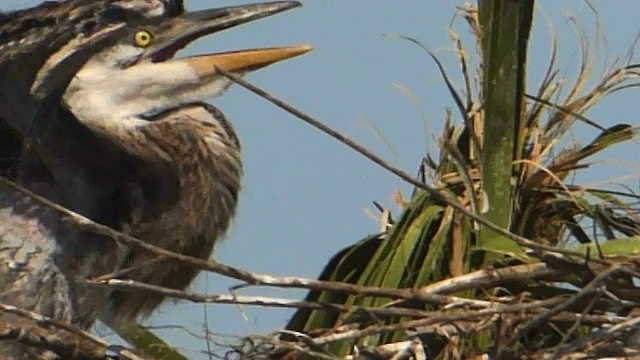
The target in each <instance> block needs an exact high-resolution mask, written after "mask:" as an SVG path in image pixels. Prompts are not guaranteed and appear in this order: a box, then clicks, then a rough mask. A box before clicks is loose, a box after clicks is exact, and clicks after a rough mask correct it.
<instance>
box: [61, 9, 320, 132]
mask: <svg viewBox="0 0 640 360" xmlns="http://www.w3.org/2000/svg"><path fill="white" fill-rule="evenodd" d="M300 5H301V4H300V3H299V2H297V1H278V2H270V3H261V4H250V5H241V6H232V7H225V8H219V9H210V10H203V11H196V12H189V13H184V14H182V15H180V16H177V17H174V18H171V19H166V20H164V21H162V22H161V23H159V24H158V23H153V22H149V23H148V24H144V23H142V24H138V25H137V26H135V27H124V28H123V30H118V31H117V32H114V34H116V35H117V36H116V37H117V39H116V40H115V42H114V43H113V45H112V46H109V47H107V48H105V50H102V51H100V52H98V53H96V54H95V55H93V56H92V57H91V58H90V59H89V60H88V61H87V62H86V63H85V64H84V66H83V67H82V68H81V69H80V71H78V72H77V73H76V75H75V77H74V78H73V80H71V82H70V84H69V86H68V87H67V88H66V91H65V94H64V96H63V100H64V103H65V104H66V106H67V107H68V108H69V109H70V110H71V111H72V112H73V113H74V114H76V116H78V118H80V119H81V120H83V119H86V118H87V116H88V117H90V118H94V119H95V118H96V117H102V119H105V118H111V119H112V118H114V117H128V116H139V115H142V114H145V113H149V112H157V111H162V110H165V109H169V108H172V107H175V106H177V105H180V104H184V103H187V102H192V101H197V100H201V99H204V98H208V97H215V96H218V95H221V94H222V93H223V92H224V91H225V90H226V89H227V88H228V87H229V85H231V81H230V80H228V79H227V78H226V77H225V76H223V75H222V74H220V73H218V72H217V71H216V68H221V69H223V70H226V71H228V72H233V73H236V74H240V75H243V74H246V73H248V72H251V71H255V70H257V69H260V68H263V67H265V66H268V65H271V64H274V63H276V62H279V61H282V60H285V59H289V58H292V57H295V56H298V55H301V54H304V53H306V52H308V51H310V50H311V47H310V46H308V45H295V46H284V47H269V48H253V49H244V50H235V51H228V52H220V53H210V54H202V55H196V56H191V57H184V58H174V55H175V54H176V53H177V52H178V51H179V50H180V49H182V48H184V47H185V46H187V45H188V44H189V43H191V42H193V41H194V40H196V39H198V38H200V37H203V36H205V35H209V34H213V33H217V32H220V31H222V30H225V29H228V28H231V27H234V26H237V25H240V24H243V23H247V22H250V21H254V20H257V19H260V18H263V17H267V16H270V15H273V14H276V13H279V12H282V11H285V10H289V9H291V8H294V7H298V6H300ZM112 37H113V35H112ZM89 114H90V115H89ZM85 115H86V116H85Z"/></svg>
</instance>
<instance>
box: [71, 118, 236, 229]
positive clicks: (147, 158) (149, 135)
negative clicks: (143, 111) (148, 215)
mask: <svg viewBox="0 0 640 360" xmlns="http://www.w3.org/2000/svg"><path fill="white" fill-rule="evenodd" d="M217 115H219V116H218V117H216V116H213V117H212V114H211V113H210V111H207V110H205V109H204V108H203V107H201V106H194V107H192V108H189V109H186V110H185V109H179V110H176V111H174V112H169V113H166V114H163V115H161V116H160V117H159V118H154V119H151V120H144V119H141V118H135V117H128V118H126V119H120V120H117V119H104V120H103V119H100V118H94V119H90V120H89V121H87V120H88V119H86V118H84V119H83V122H84V124H85V126H87V127H89V128H90V129H91V130H92V131H94V132H95V133H96V134H97V135H98V136H99V137H101V138H103V139H104V140H106V141H108V142H109V143H111V144H113V145H114V146H116V147H118V148H120V149H122V151H125V152H126V153H128V154H130V155H131V156H133V157H135V158H137V159H138V161H137V162H138V163H139V164H140V165H139V166H141V167H148V168H149V169H151V170H150V171H149V173H150V174H151V175H150V176H151V178H155V179H154V180H152V181H147V183H152V184H153V186H154V188H157V189H161V190H160V191H157V193H156V194H153V195H149V194H145V195H144V198H145V200H147V199H153V200H152V201H162V202H164V200H163V199H162V198H163V196H164V194H171V198H172V200H174V202H173V204H171V205H170V206H162V207H163V208H165V209H167V211H166V212H165V213H163V214H161V215H160V217H158V223H161V224H162V229H161V228H160V227H155V229H156V230H157V231H162V232H164V233H165V234H166V233H182V235H180V237H181V238H186V237H189V236H194V234H197V235H199V236H208V237H211V238H212V239H215V238H218V237H220V235H222V234H223V233H224V232H225V231H226V230H227V228H228V225H229V222H230V219H231V217H233V216H234V215H235V209H236V204H237V199H238V192H239V190H240V180H241V176H242V164H241V160H240V148H239V144H238V142H237V139H236V137H235V134H234V133H233V130H232V129H231V128H230V125H229V124H228V123H227V122H226V120H225V119H222V120H219V119H218V118H219V117H220V116H222V117H223V116H224V115H222V114H221V113H219V112H217ZM203 118H204V119H209V120H210V121H209V120H206V121H205V120H200V119H203ZM143 172H144V170H143ZM168 173H170V174H171V176H167V174H168ZM172 180H177V182H172V183H170V184H163V182H167V181H169V182H171V181H172ZM158 184H163V185H158ZM168 187H169V188H168ZM171 187H173V188H171ZM145 192H146V191H145ZM158 193H159V194H158ZM176 193H177V194H178V195H177V197H174V196H173V194H176ZM147 201H148V200H147ZM149 205H151V206H145V208H157V206H156V205H155V204H149ZM163 205H166V204H163ZM156 215H157V214H156ZM143 217H144V215H143ZM148 227H149V228H153V227H154V226H153V225H151V223H148Z"/></svg>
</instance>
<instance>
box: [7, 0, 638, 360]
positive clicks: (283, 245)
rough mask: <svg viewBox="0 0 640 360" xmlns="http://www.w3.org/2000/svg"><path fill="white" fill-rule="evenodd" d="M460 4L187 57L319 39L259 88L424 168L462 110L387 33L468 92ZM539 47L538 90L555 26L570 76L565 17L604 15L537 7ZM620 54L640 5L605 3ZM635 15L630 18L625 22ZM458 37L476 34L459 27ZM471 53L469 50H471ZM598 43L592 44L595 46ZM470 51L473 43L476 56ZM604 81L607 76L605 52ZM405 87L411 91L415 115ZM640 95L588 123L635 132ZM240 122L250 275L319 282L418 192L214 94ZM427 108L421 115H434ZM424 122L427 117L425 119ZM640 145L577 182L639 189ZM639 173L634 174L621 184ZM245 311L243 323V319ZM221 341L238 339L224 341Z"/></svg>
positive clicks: (240, 221) (251, 37) (323, 18)
mask: <svg viewBox="0 0 640 360" xmlns="http://www.w3.org/2000/svg"><path fill="white" fill-rule="evenodd" d="M38 2H39V1H34V0H29V1H26V0H4V1H3V5H2V8H3V9H4V10H8V9H14V8H20V7H25V6H30V5H33V4H36V3H38ZM185 2H186V3H187V6H188V7H189V8H190V9H200V8H204V7H207V6H212V5H211V4H214V5H215V6H224V5H235V4H241V3H244V2H241V1H215V2H214V1H210V0H186V1H185ZM462 4H463V2H462V1H457V0H438V1H424V0H422V1H421V0H401V1H389V0H342V1H338V0H313V1H311V0H309V1H305V6H304V7H303V8H301V9H296V10H293V11H291V12H289V13H284V14H280V15H278V16H275V17H273V18H270V19H265V20H261V21H259V22H256V23H254V24H250V25H248V26H244V27H243V28H239V29H234V30H231V31H229V32H226V33H224V34H221V35H216V36H214V37H209V38H206V39H202V40H200V41H198V42H196V43H194V44H193V45H192V46H191V47H189V48H188V49H186V50H185V51H184V53H185V54H193V53H201V52H211V51H215V50H226V49H231V48H242V47H252V46H271V45H286V44H292V43H309V44H311V45H313V46H314V47H315V50H314V51H313V52H312V53H310V54H307V55H305V56H303V57H300V58H296V59H293V60H290V61H287V62H284V63H280V64H276V65H274V66H272V67H270V68H268V69H265V70H262V71H261V72H259V73H256V74H251V75H250V76H248V80H250V81H251V82H253V83H255V84H257V85H259V86H261V87H263V88H265V89H267V90H269V91H270V92H272V93H273V94H274V95H276V96H278V97H280V98H282V99H284V100H286V101H288V102H290V103H291V104H294V105H295V106H297V107H298V108H300V109H301V110H303V111H306V112H308V113H309V114H310V115H313V116H315V117H317V118H318V119H321V120H323V121H324V122H325V123H326V124H328V125H330V126H332V127H334V128H336V129H338V130H340V131H342V132H343V133H345V134H347V135H348V136H349V137H351V138H352V139H354V140H356V141H358V142H360V143H361V144H363V145H365V146H366V147H368V148H370V149H371V150H373V151H375V152H376V153H378V154H380V155H381V156H383V157H384V158H386V159H387V160H389V161H390V162H391V163H392V164H394V165H396V166H398V167H400V168H403V169H405V170H407V171H408V172H410V173H415V171H416V169H417V166H418V163H419V160H420V159H421V157H422V156H423V155H424V154H425V151H426V149H429V150H430V151H432V154H436V153H435V150H434V149H435V148H434V137H435V136H437V135H438V133H439V131H440V128H441V124H442V120H443V118H444V111H445V109H446V108H447V107H453V106H454V104H453V103H452V101H451V99H450V97H449V96H448V95H447V92H446V89H445V87H444V85H443V83H442V80H441V77H440V75H439V73H438V71H437V68H436V66H435V65H434V63H433V62H432V61H430V60H429V58H428V57H427V56H425V54H424V53H423V52H422V51H421V50H420V49H418V48H417V47H416V46H414V45H411V44H409V43H408V42H405V41H400V40H393V39H389V38H383V37H382V36H381V34H383V33H396V34H403V35H407V36H412V37H415V38H417V39H418V40H420V41H421V42H423V44H424V45H425V46H427V47H428V48H429V49H431V50H433V51H435V52H436V53H437V54H438V56H439V57H440V58H441V59H442V60H443V62H444V64H445V65H446V67H447V69H448V71H449V72H450V74H451V75H452V78H453V80H454V81H455V82H457V84H461V82H460V77H459V71H458V67H457V66H456V63H455V56H454V54H453V53H452V52H451V45H450V41H449V38H448V34H447V26H448V24H449V23H450V21H451V19H452V16H453V15H454V11H455V7H456V6H460V5H462ZM537 4H538V10H537V12H536V14H535V15H536V23H535V29H534V34H533V38H532V42H531V50H530V58H529V64H530V67H531V73H530V77H529V84H528V88H529V89H535V88H536V86H537V85H538V83H539V80H540V79H541V76H542V74H543V71H544V70H545V68H546V66H547V61H548V58H549V39H550V38H549V26H548V23H547V20H545V17H547V16H548V17H549V18H550V19H551V24H553V26H554V28H555V31H556V34H557V36H558V41H559V43H560V51H559V56H560V60H561V61H560V64H561V65H562V66H561V70H565V71H566V73H567V74H569V75H570V76H571V75H573V74H575V72H576V70H577V66H578V62H577V58H576V56H577V52H576V51H577V42H576V33H575V31H574V29H573V26H572V24H571V22H569V21H567V18H568V16H570V15H571V16H575V17H576V18H577V19H578V20H579V21H581V22H582V23H583V24H584V26H585V27H586V29H587V35H589V36H591V35H592V31H593V29H594V25H593V24H594V17H593V14H592V13H591V12H590V10H589V8H588V7H587V5H586V3H585V2H584V1H579V0H571V1H569V0H565V1H553V0H545V1H538V2H537ZM594 5H595V6H596V7H597V9H598V11H599V15H600V24H601V30H602V31H603V36H605V37H606V40H607V43H606V51H608V54H609V55H610V56H611V57H612V56H615V55H624V54H626V52H627V51H628V50H629V47H630V45H631V44H632V42H633V41H634V39H635V37H636V35H637V33H638V31H639V30H640V28H639V27H638V23H637V21H635V17H634V16H632V15H631V14H638V13H640V2H638V1H637V0H617V1H607V2H594ZM627 14H629V15H627ZM456 29H457V30H458V31H459V32H460V33H461V34H463V35H465V36H466V34H467V28H466V27H465V25H464V24H463V23H462V22H461V21H458V23H457V27H456ZM468 46H469V44H468ZM592 48H593V47H592ZM469 50H470V51H471V48H469ZM600 50H601V53H600V54H599V55H598V57H597V59H598V60H599V61H598V62H597V65H596V66H595V68H594V73H595V74H597V73H598V72H599V71H600V69H601V66H600V65H601V64H602V63H603V60H604V59H605V54H606V53H605V49H604V48H602V47H601V49H600ZM394 84H399V85H402V86H403V87H406V88H408V89H410V91H411V93H412V94H413V95H414V96H415V97H416V98H417V99H418V100H419V103H420V108H416V107H415V106H414V105H412V103H411V102H410V101H409V100H408V98H407V97H406V96H405V95H403V94H402V93H401V92H399V91H398V90H397V89H396V88H395V87H394ZM637 96H638V93H637V92H636V91H633V90H632V91H627V92H625V93H622V94H618V95H614V96H612V97H611V98H609V99H608V100H606V101H604V102H602V103H601V104H600V105H598V106H597V107H595V108H594V109H593V110H592V111H591V112H589V113H588V116H589V117H590V118H591V119H594V120H597V121H598V122H600V123H601V124H603V125H605V126H607V125H611V124H613V123H618V122H625V123H629V124H632V125H638V124H639V123H640V122H639V121H638V120H637V115H636V113H637V110H636V109H637V106H636V103H637V101H636V100H635V99H637ZM212 103H213V104H215V105H217V106H219V107H220V108H221V109H222V110H223V111H224V112H225V113H226V114H227V116H228V117H229V118H230V120H231V121H233V123H234V124H235V126H236V130H237V132H238V133H239V136H240V138H241V140H242V144H243V149H244V163H245V172H246V177H245V179H244V190H243V193H242V196H241V203H240V209H239V216H238V218H237V219H236V221H235V224H234V226H233V229H232V230H231V232H230V233H229V235H228V237H227V239H226V240H225V242H224V243H222V244H221V245H220V246H219V247H218V248H217V250H216V253H215V255H214V257H215V259H216V260H218V261H221V262H224V263H227V264H231V265H234V266H238V267H242V268H245V269H247V270H250V271H255V272H261V273H271V274H275V275H296V276H304V277H315V276H316V275H317V274H318V273H319V272H320V270H321V269H322V266H323V265H324V263H325V261H326V260H327V259H328V258H329V257H330V256H331V255H332V254H333V253H334V252H336V251H337V250H339V249H340V248H342V247H344V246H346V245H348V244H350V243H353V242H355V241H357V240H358V239H361V238H363V237H364V236H366V235H368V234H371V233H374V232H375V231H376V230H377V228H378V226H377V224H376V223H375V221H373V220H372V219H371V218H369V217H368V216H367V215H366V214H365V212H364V210H365V209H369V210H371V211H372V212H374V213H375V211H374V208H373V206H372V205H371V202H372V201H373V200H377V201H380V202H381V203H383V204H385V205H388V206H389V207H390V208H391V209H393V210H396V208H395V207H394V206H393V205H392V204H391V202H390V197H391V194H392V192H393V191H394V190H395V189H397V188H399V189H400V190H401V191H403V192H404V193H405V194H408V191H409V189H410V188H409V186H407V185H406V184H404V183H402V182H401V181H400V180H399V179H397V178H395V177H394V176H392V175H390V174H388V173H386V172H384V171H383V170H381V169H380V168H378V167H376V165H374V164H372V163H370V162H368V161H367V160H365V159H364V158H362V157H361V156H359V155H357V154H356V153H354V152H353V151H351V150H349V149H347V148H346V147H345V146H343V145H341V144H338V143H337V142H336V141H335V140H333V139H330V138H328V137H327V136H325V135H323V134H321V133H319V132H318V131H316V130H314V129H312V128H310V127H309V126H308V125H306V124H304V123H302V122H301V121H298V120H296V119H295V118H293V117H292V116H290V115H288V114H287V113H285V112H283V111H282V110H280V109H277V108H276V107H275V106H273V105H271V104H269V103H267V102H266V101H264V100H263V99H260V98H258V97H256V96H254V95H253V94H251V93H249V92H247V91H246V90H244V89H241V88H239V87H234V88H232V89H231V90H230V91H229V92H228V93H227V94H226V95H225V96H224V97H222V98H220V99H212ZM423 113H424V114H423ZM423 115H424V118H423ZM580 129H581V130H580V131H578V132H577V133H576V137H577V138H578V139H579V140H581V143H582V144H586V143H587V142H588V141H590V140H592V139H593V137H595V136H596V135H597V134H596V133H595V132H593V131H592V130H590V129H588V128H585V127H581V128H580ZM638 150H640V149H639V147H638V142H636V143H634V144H630V145H627V146H626V147H619V148H616V149H614V150H612V151H609V152H607V153H605V154H604V155H603V156H600V157H599V158H598V160H599V161H609V162H614V166H611V165H609V166H607V165H603V164H602V165H598V166H597V167H596V168H595V170H593V171H589V172H587V174H586V175H585V176H583V177H581V178H579V179H578V180H579V181H582V182H587V183H594V184H595V183H602V182H605V181H607V180H611V179H614V178H616V179H620V181H622V182H624V183H625V184H626V185H628V186H631V187H632V188H633V189H634V190H638V187H639V184H638V173H640V165H639V164H638V161H637V160H636V157H637V155H636V154H638V153H639V152H638ZM622 176H628V178H621V177H622ZM236 284H237V282H236V281H232V280H227V279H223V278H221V277H219V276H217V275H215V274H209V275H207V276H202V277H200V278H199V280H198V281H197V282H196V283H195V284H194V287H193V290H195V291H199V292H208V293H212V294H220V293H221V294H224V293H227V292H228V290H227V289H228V288H229V287H230V286H233V285H236ZM240 293H241V294H254V295H265V296H278V297H290V298H298V297H301V296H303V293H302V292H299V291H290V290H286V291H285V290H276V289H264V288H259V289H251V290H249V291H242V292H240ZM290 314H291V313H290V312H289V311H286V310H281V309H263V308H251V307H243V308H241V309H238V308H236V307H233V306H228V305H209V306H208V325H209V327H210V329H211V331H213V332H215V333H220V334H248V333H266V332H269V331H272V330H275V329H277V328H279V327H281V326H283V324H284V323H285V322H286V320H287V318H288V316H290ZM203 317H204V310H203V306H202V305H198V304H189V303H179V304H178V305H173V304H169V305H167V306H165V307H163V308H162V310H161V311H160V312H159V313H158V314H157V315H156V316H154V317H153V318H152V319H151V321H150V323H151V324H152V325H161V324H165V325H166V324H176V325H181V326H185V327H187V328H189V329H191V330H192V331H195V332H197V333H201V329H202V324H203ZM245 317H246V318H245ZM162 333H163V334H164V335H165V336H166V337H167V338H168V339H169V341H170V342H171V343H172V344H173V345H176V346H179V347H182V348H185V349H189V350H191V351H193V352H189V353H188V354H189V356H191V357H192V358H194V359H199V358H205V357H204V356H203V355H199V354H198V351H199V350H204V349H205V343H204V341H203V340H200V339H196V338H194V337H193V336H191V335H189V334H186V333H185V332H184V331H181V330H170V331H163V332H162ZM220 340H221V341H225V340H228V339H225V338H221V339H220Z"/></svg>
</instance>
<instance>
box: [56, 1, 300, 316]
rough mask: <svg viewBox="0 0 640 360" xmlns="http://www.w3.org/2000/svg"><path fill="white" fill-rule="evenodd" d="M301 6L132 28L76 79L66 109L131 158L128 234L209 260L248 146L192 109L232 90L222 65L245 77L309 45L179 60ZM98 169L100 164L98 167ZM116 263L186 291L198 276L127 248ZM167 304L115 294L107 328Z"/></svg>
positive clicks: (206, 14)
mask: <svg viewBox="0 0 640 360" xmlns="http://www.w3.org/2000/svg"><path fill="white" fill-rule="evenodd" d="M299 5H300V4H299V3H298V2H273V3H264V4H254V5H243V6H235V7H228V8H223V9H216V10H206V11H201V12H195V13H187V14H184V15H183V16H180V17H177V18H175V19H173V20H168V21H165V22H163V23H162V24H160V25H158V26H156V25H149V26H146V27H145V26H141V27H138V28H132V29H131V33H130V34H129V36H125V37H123V38H122V41H121V42H119V43H117V44H116V45H114V46H112V47H110V48H108V49H107V50H105V51H103V52H101V53H99V54H96V55H95V56H93V57H92V58H91V59H90V60H89V61H88V62H87V63H86V64H85V65H84V66H83V67H82V69H81V70H80V71H79V72H78V73H77V74H76V76H75V77H74V79H73V80H72V81H71V83H70V84H69V86H68V87H67V89H66V91H65V93H64V96H63V103H64V105H65V107H66V108H67V109H68V111H69V112H70V113H72V114H73V115H74V116H75V117H76V118H77V120H78V122H79V123H80V124H81V125H82V126H84V127H86V128H87V129H88V130H89V131H90V132H91V133H92V134H94V135H95V136H96V138H97V140H98V141H99V142H102V143H103V144H105V146H106V147H108V148H109V149H110V151H112V152H114V153H118V154H119V155H118V157H119V158H122V157H124V158H125V160H124V161H125V162H126V163H127V164H128V165H127V168H128V169H130V171H131V172H133V174H128V179H127V184H126V185H125V186H124V187H125V189H124V190H123V191H124V192H126V193H127V194H128V196H129V200H130V206H128V209H129V212H128V214H125V215H126V216H124V217H121V219H122V222H121V223H120V224H119V227H120V229H123V230H125V231H127V232H129V233H130V234H131V235H133V236H136V237H138V238H140V239H141V240H143V241H145V242H148V243H150V244H154V245H157V246H160V247H163V248H165V249H167V250H171V251H175V252H178V253H182V254H186V255H190V256H195V257H198V258H203V259H206V258H209V257H210V255H211V253H212V250H213V247H214V244H215V243H216V241H217V240H219V239H220V238H221V237H222V236H223V235H224V234H225V232H226V231H227V229H228V227H229V223H230V221H231V219H232V218H233V216H234V215H235V210H236V205H237V200H238V192H239V190H240V180H241V175H242V166H241V160H240V144H239V141H238V138H237V137H236V135H235V133H234V131H233V127H232V125H231V123H229V122H228V121H227V120H226V119H225V117H224V115H223V114H222V113H221V112H220V111H218V110H217V109H215V108H213V107H209V106H204V105H202V104H199V103H196V104H194V105H188V106H187V105H185V104H190V103H194V102H197V101H199V100H202V99H204V98H209V97H215V96H220V95H222V94H223V93H224V91H225V90H226V89H227V88H228V87H229V86H230V85H231V81H230V80H228V79H227V78H226V77H224V76H222V75H221V74H219V73H218V72H217V71H216V68H221V69H224V70H226V71H229V72H233V73H235V74H241V75H243V74H247V73H249V72H252V71H255V70H258V69H261V68H264V67H266V66H268V65H271V64H274V63H276V62H279V61H282V60H285V59H289V58H292V57H295V56H298V55H301V54H304V53H306V52H308V51H310V50H311V47H309V46H308V45H299V46H286V47H273V48H256V49H247V50H237V51H229V52H222V53H213V54H206V55H197V56H193V57H187V58H179V59H172V57H173V55H174V54H175V52H176V51H177V50H179V49H180V48H181V47H183V46H185V45H186V44H187V43H189V42H190V41H192V40H193V39H195V38H196V37H200V36H203V35H205V34H211V33H213V32H217V31H220V30H223V29H227V28H229V27H231V26H235V25H239V24H241V23H245V22H248V21H252V20H255V19H257V18H260V17H264V16H268V15H272V14H274V13H277V12H281V11H284V10H287V9H290V8H293V7H297V6H299ZM76 150H78V149H76ZM80 151H82V150H81V149H80ZM100 166H101V164H100V163H94V164H92V168H94V169H98V168H100ZM104 166H106V167H108V166H111V163H110V162H106V163H105V164H104ZM108 171H109V169H108V168H107V169H102V170H101V172H102V173H108ZM54 175H55V174H54ZM132 184H133V185H132ZM117 258H119V259H121V260H122V263H121V264H119V265H121V272H120V274H121V275H120V276H121V277H123V278H126V279H132V280H136V281H140V282H145V283H148V284H153V285H159V286H164V287H169V288H172V289H179V290H182V289H185V288H186V287H187V286H188V285H189V284H190V283H191V281H192V280H193V279H194V277H195V276H196V274H197V271H196V270H194V269H193V268H191V267H190V266H188V265H185V264H179V263H176V262H172V261H169V260H167V259H164V258H163V257H161V256H157V255H154V254H151V253H149V252H147V251H144V250H141V249H136V248H130V249H127V250H126V251H124V252H119V256H117ZM87 266H90V265H87ZM82 273H84V271H83V272H82ZM162 300H163V298H162V297H160V296H158V295H157V294H153V295H149V294H146V293H143V292H135V291H117V292H115V293H114V294H112V302H111V306H110V310H111V315H112V317H113V318H112V319H111V320H109V319H107V322H109V321H116V320H119V321H130V320H133V319H136V318H137V317H138V316H140V315H149V314H150V313H151V312H152V311H153V310H154V309H155V308H157V307H158V306H159V305H160V304H161V302H162Z"/></svg>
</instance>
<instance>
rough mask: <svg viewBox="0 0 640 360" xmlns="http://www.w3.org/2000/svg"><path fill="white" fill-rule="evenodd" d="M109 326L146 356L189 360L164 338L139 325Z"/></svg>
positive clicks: (117, 324)
mask: <svg viewBox="0 0 640 360" xmlns="http://www.w3.org/2000/svg"><path fill="white" fill-rule="evenodd" d="M105 325H107V326H109V327H110V328H111V329H112V330H113V331H114V332H115V333H116V334H118V336H120V337H121V338H122V339H124V340H125V341H126V342H128V343H129V344H131V345H133V346H134V347H135V348H136V349H137V350H140V351H142V352H143V353H144V354H145V355H147V356H150V357H151V358H153V359H158V360H188V358H187V357H186V356H184V355H182V354H180V352H178V350H177V349H176V348H174V347H172V346H171V345H169V344H167V343H166V342H165V341H164V340H163V339H162V338H160V337H159V336H157V335H156V334H154V333H153V332H152V331H151V330H149V329H145V328H144V327H142V326H140V325H138V324H129V325H127V324H124V323H113V324H107V323H106V322H105Z"/></svg>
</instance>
